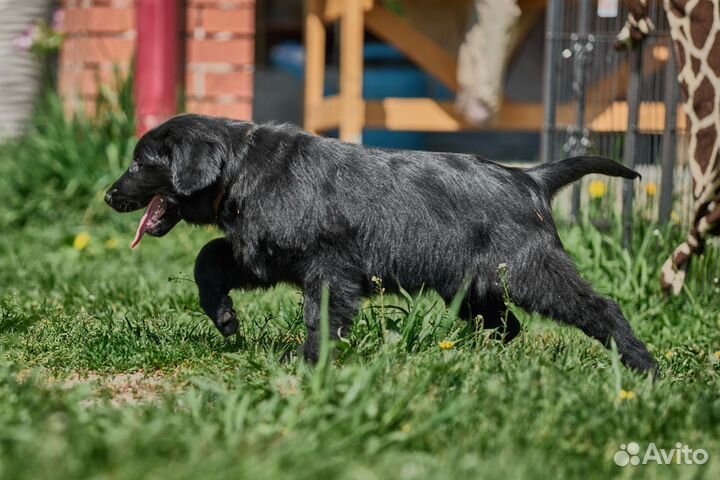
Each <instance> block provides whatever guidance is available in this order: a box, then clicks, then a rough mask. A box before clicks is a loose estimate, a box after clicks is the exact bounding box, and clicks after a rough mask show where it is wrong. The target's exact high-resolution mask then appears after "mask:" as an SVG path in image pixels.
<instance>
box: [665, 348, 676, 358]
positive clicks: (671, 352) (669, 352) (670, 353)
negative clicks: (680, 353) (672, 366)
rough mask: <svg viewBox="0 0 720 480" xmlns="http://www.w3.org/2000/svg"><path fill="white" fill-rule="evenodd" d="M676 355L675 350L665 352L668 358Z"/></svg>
mask: <svg viewBox="0 0 720 480" xmlns="http://www.w3.org/2000/svg"><path fill="white" fill-rule="evenodd" d="M674 356H675V352H673V351H672V350H669V351H667V352H665V358H667V359H668V360H670V359H671V358H672V357H674Z"/></svg>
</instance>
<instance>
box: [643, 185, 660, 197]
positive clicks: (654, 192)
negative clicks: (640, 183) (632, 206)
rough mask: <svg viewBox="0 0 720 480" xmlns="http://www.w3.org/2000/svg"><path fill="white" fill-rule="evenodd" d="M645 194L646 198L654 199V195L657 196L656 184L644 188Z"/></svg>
mask: <svg viewBox="0 0 720 480" xmlns="http://www.w3.org/2000/svg"><path fill="white" fill-rule="evenodd" d="M645 192H646V193H647V195H648V197H654V196H655V195H657V183H655V182H650V183H648V184H647V187H645Z"/></svg>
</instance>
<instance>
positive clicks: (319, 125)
mask: <svg viewBox="0 0 720 480" xmlns="http://www.w3.org/2000/svg"><path fill="white" fill-rule="evenodd" d="M305 115H306V116H305V118H306V122H307V123H309V124H311V125H312V126H313V130H311V131H312V132H313V133H318V132H324V131H327V130H332V129H333V128H337V127H338V126H339V125H340V97H339V96H338V95H332V96H330V97H325V98H324V99H323V100H321V101H320V102H318V103H316V104H314V105H312V106H311V107H310V108H309V109H308V110H307V111H306V112H305ZM306 130H307V128H306ZM308 131H310V130H308Z"/></svg>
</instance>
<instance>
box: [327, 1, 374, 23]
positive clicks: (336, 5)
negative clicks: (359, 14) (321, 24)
mask: <svg viewBox="0 0 720 480" xmlns="http://www.w3.org/2000/svg"><path fill="white" fill-rule="evenodd" d="M346 2H347V0H323V2H322V3H323V6H322V18H323V20H324V21H325V22H334V21H335V20H337V19H339V18H340V15H341V13H342V9H343V7H344V6H345V5H344V4H345V3H346ZM374 3H375V2H374V0H362V8H363V11H368V10H370V9H371V8H373V4H374Z"/></svg>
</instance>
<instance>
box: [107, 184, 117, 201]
mask: <svg viewBox="0 0 720 480" xmlns="http://www.w3.org/2000/svg"><path fill="white" fill-rule="evenodd" d="M115 192H117V189H115V188H113V189H112V190H108V192H107V193H106V194H105V203H107V204H108V205H110V204H111V203H112V197H113V194H114V193H115Z"/></svg>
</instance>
